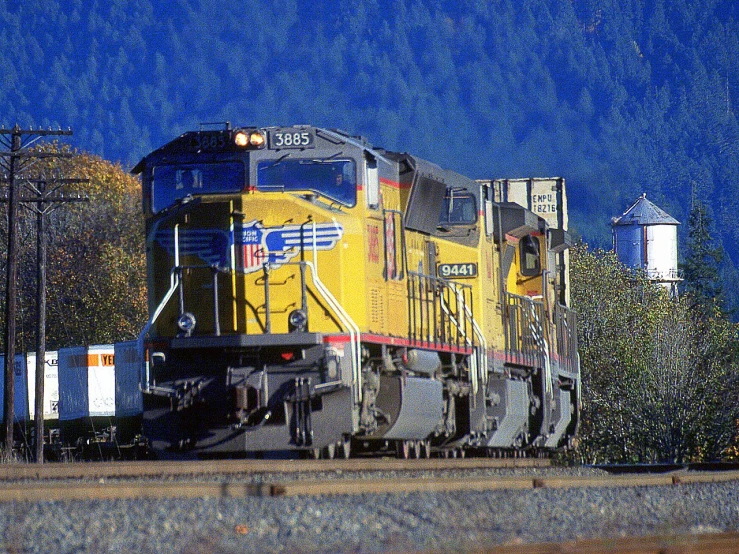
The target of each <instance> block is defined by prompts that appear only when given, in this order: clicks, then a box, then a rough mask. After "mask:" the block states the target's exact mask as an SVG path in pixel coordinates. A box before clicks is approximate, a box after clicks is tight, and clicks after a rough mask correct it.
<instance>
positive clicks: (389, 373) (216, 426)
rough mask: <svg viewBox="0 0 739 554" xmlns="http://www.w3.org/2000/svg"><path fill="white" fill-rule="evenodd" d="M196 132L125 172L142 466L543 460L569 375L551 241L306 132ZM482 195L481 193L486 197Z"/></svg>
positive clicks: (529, 220)
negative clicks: (355, 456) (135, 186)
mask: <svg viewBox="0 0 739 554" xmlns="http://www.w3.org/2000/svg"><path fill="white" fill-rule="evenodd" d="M214 127H215V126H211V127H210V128H206V127H201V129H200V130H198V131H192V132H187V133H185V134H183V135H182V136H180V137H178V138H176V139H175V140H173V141H172V142H170V143H168V144H166V145H164V146H162V147H161V148H159V149H158V150H156V151H154V152H152V153H150V154H149V155H147V156H146V157H144V158H143V159H142V160H141V162H140V163H139V164H138V165H137V166H136V167H135V168H134V170H133V171H134V173H136V174H140V175H141V179H142V189H143V209H144V212H145V219H146V246H147V272H148V291H149V310H150V319H149V321H148V322H147V324H146V326H145V328H144V329H143V330H142V332H141V336H140V338H139V341H138V342H139V347H140V350H141V352H140V358H141V363H142V390H143V393H144V434H145V435H146V436H147V438H148V439H149V440H151V441H152V445H153V447H154V449H155V451H157V452H159V453H160V454H165V453H168V452H175V453H178V455H183V454H184V453H186V452H187V453H189V455H201V456H202V455H235V454H245V453H260V452H262V453H263V452H265V451H293V452H298V453H302V454H306V455H313V456H316V457H319V456H326V457H333V456H334V455H337V454H339V455H341V456H349V455H350V452H352V451H353V450H352V449H354V448H359V449H362V450H365V451H372V452H387V451H390V452H394V453H397V455H399V456H401V457H408V456H409V455H415V456H421V455H423V456H429V455H430V454H431V453H432V452H437V453H438V454H440V455H449V454H453V455H456V454H459V453H460V452H462V453H463V452H464V451H465V450H466V449H477V450H480V451H482V452H485V453H488V454H491V455H498V454H505V453H508V454H510V455H518V454H523V453H528V454H533V453H536V454H538V453H542V452H547V451H553V450H556V449H561V448H565V447H567V446H569V445H570V444H571V442H572V440H573V438H574V436H575V434H576V431H577V427H578V417H579V403H580V373H579V361H578V357H577V344H576V331H575V319H574V314H573V313H572V312H571V311H570V309H569V308H568V307H567V306H566V298H567V294H566V293H567V291H566V287H565V285H566V279H565V278H564V277H565V276H566V273H567V271H566V267H565V265H564V264H565V257H564V256H562V253H563V252H564V251H565V250H566V249H567V248H568V246H570V239H569V235H568V233H567V232H566V229H565V228H563V227H554V226H550V225H549V224H548V223H547V221H546V220H545V219H543V218H542V217H538V216H537V215H536V214H535V213H533V212H532V211H530V210H527V209H525V208H524V207H522V206H521V205H518V204H514V203H511V202H505V201H502V200H501V199H500V198H499V197H500V194H498V200H501V201H496V191H495V186H494V183H493V182H492V181H479V182H477V181H474V180H472V179H469V178H467V177H464V176H462V175H460V174H457V173H455V172H452V171H449V170H445V169H442V168H440V167H438V166H437V165H435V164H433V163H430V162H428V161H425V160H422V159H420V158H418V157H416V156H413V155H410V154H406V153H398V152H391V151H387V150H384V149H381V148H376V147H374V146H372V145H371V144H370V143H369V142H368V141H367V140H366V139H364V138H362V137H355V136H351V135H349V134H347V133H344V132H341V131H336V130H329V129H322V128H318V127H313V126H303V125H301V126H293V127H288V128H285V127H268V128H256V127H245V128H236V129H234V128H231V127H230V126H229V125H228V124H224V125H223V127H222V128H221V127H220V126H219V127H218V128H214ZM499 192H500V191H499Z"/></svg>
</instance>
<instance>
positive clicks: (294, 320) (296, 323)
mask: <svg viewBox="0 0 739 554" xmlns="http://www.w3.org/2000/svg"><path fill="white" fill-rule="evenodd" d="M287 322H288V323H289V324H290V328H291V330H293V331H305V328H306V326H307V325H308V316H307V315H306V314H305V312H304V311H303V310H293V311H292V312H290V315H289V316H287Z"/></svg>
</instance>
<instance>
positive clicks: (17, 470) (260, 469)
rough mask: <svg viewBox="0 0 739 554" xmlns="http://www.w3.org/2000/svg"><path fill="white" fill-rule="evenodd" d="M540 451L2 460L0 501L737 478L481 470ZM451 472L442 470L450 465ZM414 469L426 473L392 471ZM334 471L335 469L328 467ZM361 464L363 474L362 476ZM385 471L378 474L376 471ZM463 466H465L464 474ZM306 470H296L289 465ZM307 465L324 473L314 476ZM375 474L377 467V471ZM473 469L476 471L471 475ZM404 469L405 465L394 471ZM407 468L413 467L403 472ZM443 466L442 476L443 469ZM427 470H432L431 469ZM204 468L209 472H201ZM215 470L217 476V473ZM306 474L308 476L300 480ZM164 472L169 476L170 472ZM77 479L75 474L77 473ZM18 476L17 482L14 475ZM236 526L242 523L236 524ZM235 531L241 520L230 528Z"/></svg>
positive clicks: (666, 540)
mask: <svg viewBox="0 0 739 554" xmlns="http://www.w3.org/2000/svg"><path fill="white" fill-rule="evenodd" d="M548 466H550V464H549V463H548V462H547V461H543V460H531V459H509V460H490V459H457V460H437V459H431V460H397V459H366V460H362V459H359V460H318V461H299V460H211V461H198V462H154V463H152V462H124V463H120V462H118V463H88V464H54V465H51V464H50V465H46V466H37V465H31V464H28V465H8V466H0V503H3V502H16V503H21V504H25V503H33V502H46V501H54V500H61V501H67V502H69V501H77V500H106V499H122V500H140V501H144V500H145V499H151V500H155V501H156V500H160V499H183V498H185V499H190V498H216V499H228V498H245V497H275V498H279V497H298V496H304V497H305V496H323V497H327V496H330V495H356V494H382V493H385V494H393V493H409V492H451V491H487V490H523V489H564V488H576V487H676V486H682V485H688V484H704V483H720V482H726V481H739V471H738V470H729V471H711V472H695V471H688V470H687V469H685V468H680V469H678V470H676V471H671V472H667V473H641V474H626V475H624V474H617V475H611V474H606V473H603V474H599V475H589V476H583V475H558V474H556V472H553V471H547V470H543V471H541V472H532V471H529V472H527V473H535V474H534V475H528V476H521V475H515V472H513V471H512V472H510V473H511V474H505V475H487V476H481V475H479V473H480V472H476V471H475V470H479V469H486V468H547V467H548ZM450 469H454V470H460V471H461V473H462V474H463V475H462V476H461V477H460V476H459V473H460V471H456V474H457V476H456V477H445V476H443V475H444V473H455V472H448V471H446V470H450ZM404 471H408V472H413V471H419V472H424V473H426V476H425V477H405V476H401V477H398V473H400V472H404ZM332 472H333V473H335V475H333V476H327V475H323V474H324V473H332ZM359 472H361V476H360V475H359ZM380 472H382V476H381V477H378V475H379V474H380ZM465 472H466V473H467V475H464V473H465ZM257 473H265V474H270V476H271V478H272V479H277V481H276V482H272V483H256V484H255V483H253V482H249V475H250V474H257ZM296 473H306V474H307V475H302V476H301V477H300V478H296V476H294V475H293V474H296ZM312 473H315V474H316V475H317V476H320V475H323V476H322V477H318V478H313V477H312V475H311V474H312ZM375 473H377V474H375ZM476 473H477V474H476ZM400 474H401V475H403V474H402V473H400ZM409 474H410V475H413V473H409ZM439 474H441V476H440V475H439ZM428 475H432V476H431V477H429V476H428ZM204 476H207V477H209V478H210V479H211V480H210V481H208V480H198V478H200V479H202V478H203V477H204ZM213 477H215V479H213ZM306 477H308V479H306ZM168 478H174V480H170V481H167V480H166V479H168ZM74 480H77V481H74ZM19 481H20V482H19ZM237 527H238V526H237ZM234 532H235V533H240V532H241V531H240V530H239V529H236V530H235V531H234ZM475 552H480V553H484V552H495V553H499V554H523V553H527V554H528V553H533V554H549V553H559V554H561V553H570V554H581V553H586V552H587V553H596V554H597V553H603V554H626V553H631V554H652V553H654V554H683V553H685V554H687V553H706V554H711V553H722V554H724V553H732V552H737V553H739V533H706V534H681V535H671V536H647V537H619V538H606V539H578V540H571V541H565V542H562V543H547V544H531V543H527V544H514V545H496V546H494V547H493V546H491V547H490V548H489V549H488V548H485V547H481V548H479V549H477V550H475Z"/></svg>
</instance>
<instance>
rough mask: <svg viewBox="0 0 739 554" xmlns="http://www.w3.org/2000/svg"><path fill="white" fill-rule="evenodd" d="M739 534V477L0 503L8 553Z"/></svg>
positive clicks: (360, 548) (304, 548) (446, 545)
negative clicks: (625, 484)
mask: <svg viewBox="0 0 739 554" xmlns="http://www.w3.org/2000/svg"><path fill="white" fill-rule="evenodd" d="M737 530H739V482H735V481H731V482H727V483H720V484H700V485H679V486H666V487H632V488H575V489H531V490H515V491H506V490H495V491H489V492H451V493H409V494H378V495H368V494H362V495H339V496H324V497H310V496H306V497H274V498H238V499H208V498H204V499H197V500H159V501H150V500H138V501H123V500H107V501H84V502H41V503H23V502H16V503H6V504H0V537H2V550H3V551H5V552H24V553H25V552H39V553H41V552H43V553H48V552H52V553H54V554H63V553H72V552H74V553H80V552H90V553H92V552H95V553H100V552H135V553H137V554H148V553H159V552H161V553H165V552H166V553H170V552H185V553H200V552H208V553H209V554H218V553H237V552H239V553H240V552H255V553H257V552H258V553H269V552H292V553H298V552H357V553H365V552H367V553H370V552H371V553H374V552H404V551H414V552H419V551H429V552H451V551H464V550H469V549H472V548H474V547H477V548H480V547H491V546H494V545H500V544H525V543H531V542H556V541H565V540H573V539H577V538H595V537H621V536H630V535H655V534H658V535H663V534H686V533H710V532H722V531H737Z"/></svg>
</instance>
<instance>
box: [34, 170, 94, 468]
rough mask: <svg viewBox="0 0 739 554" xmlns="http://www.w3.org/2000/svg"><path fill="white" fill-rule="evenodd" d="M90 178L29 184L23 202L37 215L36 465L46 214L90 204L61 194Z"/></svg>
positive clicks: (40, 442)
mask: <svg viewBox="0 0 739 554" xmlns="http://www.w3.org/2000/svg"><path fill="white" fill-rule="evenodd" d="M86 182H88V179H52V180H48V181H47V180H45V179H36V180H28V181H27V182H26V189H27V191H28V192H30V193H31V196H26V195H25V194H24V195H23V196H21V198H20V201H21V202H22V203H23V204H24V205H25V206H26V207H28V208H29V209H30V210H31V211H33V212H35V214H36V259H37V264H36V283H37V288H36V306H37V313H38V320H37V322H36V323H37V325H36V383H35V387H36V400H35V402H34V423H35V431H36V463H39V464H43V463H44V432H45V431H44V384H45V381H44V378H45V376H46V242H47V241H46V225H45V221H46V215H47V214H48V213H49V212H52V211H53V210H55V209H56V208H57V207H59V205H60V204H62V203H65V202H86V201H87V200H88V199H87V198H86V197H82V196H79V195H72V196H69V195H67V196H64V195H63V194H58V191H59V189H60V188H61V187H63V186H65V185H68V184H71V183H86Z"/></svg>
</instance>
